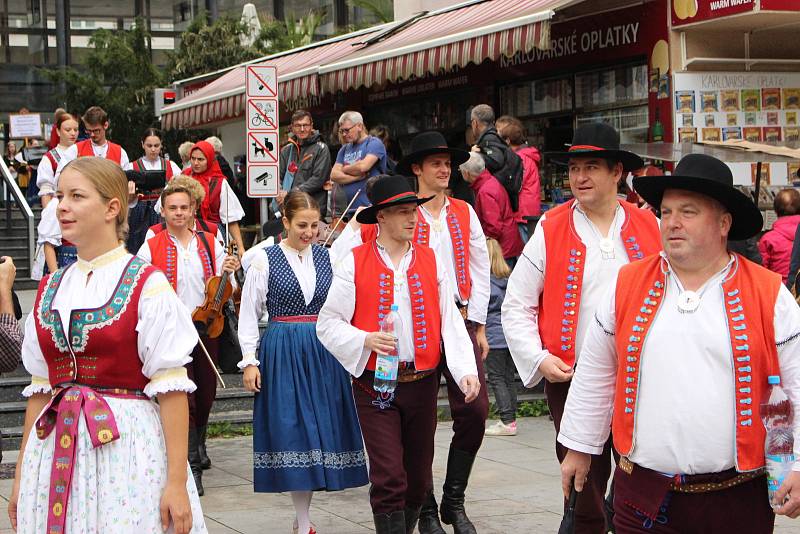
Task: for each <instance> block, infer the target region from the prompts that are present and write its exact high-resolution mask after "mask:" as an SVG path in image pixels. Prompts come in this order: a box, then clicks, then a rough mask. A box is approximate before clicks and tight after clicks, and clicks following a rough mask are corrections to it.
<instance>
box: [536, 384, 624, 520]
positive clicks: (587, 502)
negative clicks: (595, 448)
mask: <svg viewBox="0 0 800 534" xmlns="http://www.w3.org/2000/svg"><path fill="white" fill-rule="evenodd" d="M569 386H570V382H558V383H553V382H548V381H546V380H545V384H544V393H545V396H546V397H547V404H548V406H549V407H550V414H551V415H552V416H553V423H555V427H556V434H558V432H559V430H560V429H561V417H562V416H563V415H564V404H566V402H567V393H569ZM567 450H568V449H567V448H566V447H564V446H563V445H561V444H560V443H558V442H556V456H557V457H558V463H561V462H563V461H564V458H565V457H566V456H567ZM611 450H612V446H611V438H610V437H609V438H608V441H607V442H606V445H605V447H604V448H603V454H600V455H592V464H591V467H590V468H589V476H588V478H587V480H586V485H584V487H583V491H582V492H581V493H579V494H578V500H577V501H576V503H575V534H605V532H606V530H605V528H606V517H605V507H604V505H603V503H604V501H605V497H606V487H607V486H608V479H609V477H610V476H611ZM566 506H567V501H566V499H565V500H564V508H565V509H566Z"/></svg>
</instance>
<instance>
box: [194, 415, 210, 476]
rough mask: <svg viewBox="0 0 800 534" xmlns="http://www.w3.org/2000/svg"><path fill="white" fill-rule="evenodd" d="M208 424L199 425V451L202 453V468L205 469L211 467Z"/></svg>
mask: <svg viewBox="0 0 800 534" xmlns="http://www.w3.org/2000/svg"><path fill="white" fill-rule="evenodd" d="M207 430H208V427H207V426H199V427H197V452H199V453H200V469H202V470H203V471H205V470H206V469H211V458H209V457H208V453H207V452H206V431H207Z"/></svg>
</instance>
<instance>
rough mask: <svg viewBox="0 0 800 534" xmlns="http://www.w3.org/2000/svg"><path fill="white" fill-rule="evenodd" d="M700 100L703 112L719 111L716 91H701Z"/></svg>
mask: <svg viewBox="0 0 800 534" xmlns="http://www.w3.org/2000/svg"><path fill="white" fill-rule="evenodd" d="M700 100H701V102H702V103H703V111H704V112H706V113H709V112H716V111H719V104H718V103H717V92H716V91H703V92H701V93H700Z"/></svg>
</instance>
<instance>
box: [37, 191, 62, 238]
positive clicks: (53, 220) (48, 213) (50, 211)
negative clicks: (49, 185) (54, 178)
mask: <svg viewBox="0 0 800 534" xmlns="http://www.w3.org/2000/svg"><path fill="white" fill-rule="evenodd" d="M57 210H58V199H53V200H51V201H50V202H49V203H48V204H47V206H46V207H45V208H44V209H42V219H41V220H40V221H39V224H38V225H37V226H36V243H37V244H38V245H43V244H44V243H50V244H51V245H53V246H54V247H59V246H61V226H60V225H59V224H58V216H57Z"/></svg>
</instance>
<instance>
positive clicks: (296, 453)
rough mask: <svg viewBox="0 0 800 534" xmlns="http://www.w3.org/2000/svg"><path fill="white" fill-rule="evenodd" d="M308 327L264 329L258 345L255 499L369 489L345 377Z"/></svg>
mask: <svg viewBox="0 0 800 534" xmlns="http://www.w3.org/2000/svg"><path fill="white" fill-rule="evenodd" d="M315 325H316V323H313V322H306V323H286V322H275V321H270V323H269V325H268V326H267V329H266V331H265V332H264V335H263V336H262V338H261V343H260V345H259V355H258V359H259V362H260V363H259V368H260V370H261V391H260V392H259V393H256V396H255V400H254V406H253V471H254V487H255V491H257V492H267V493H277V492H283V491H309V490H311V491H315V490H328V491H335V490H341V489H345V488H353V487H358V486H364V485H366V484H367V482H368V478H367V469H366V456H365V453H364V443H363V440H362V438H361V428H360V426H359V423H358V417H357V415H356V410H355V406H354V404H353V393H352V389H351V386H350V375H349V374H348V373H347V371H345V370H344V368H343V367H342V366H341V365H340V364H339V362H338V361H336V359H335V358H334V357H333V356H332V355H331V354H330V353H329V352H328V351H327V350H325V347H323V346H322V344H320V342H319V341H318V340H317V335H316V330H315Z"/></svg>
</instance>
